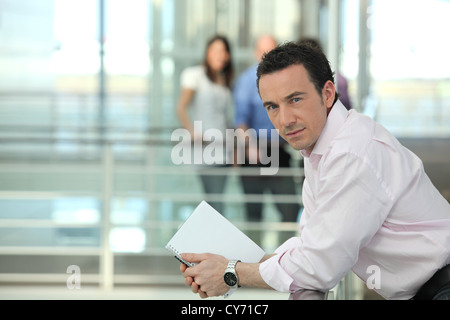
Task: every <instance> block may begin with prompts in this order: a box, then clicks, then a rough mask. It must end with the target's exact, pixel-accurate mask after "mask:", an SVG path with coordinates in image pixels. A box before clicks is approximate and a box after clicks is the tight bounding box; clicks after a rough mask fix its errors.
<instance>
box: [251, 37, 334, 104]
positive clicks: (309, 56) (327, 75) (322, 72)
mask: <svg viewBox="0 0 450 320" xmlns="http://www.w3.org/2000/svg"><path fill="white" fill-rule="evenodd" d="M296 64H301V65H303V66H304V67H305V69H306V71H307V73H308V77H309V80H310V81H311V82H312V83H313V84H314V87H315V88H316V91H317V92H318V93H319V95H320V96H322V89H323V86H324V85H325V83H326V82H327V81H328V80H329V81H331V82H332V83H333V84H334V73H333V72H332V71H331V67H330V63H329V62H328V59H327V57H326V56H325V54H324V53H323V52H322V50H321V49H320V47H318V46H313V45H311V44H308V43H294V42H287V43H284V44H282V45H279V46H278V47H276V48H275V49H273V50H272V51H270V52H268V53H267V54H265V55H264V56H263V58H262V60H261V62H260V64H259V66H258V70H257V73H256V74H257V80H256V81H257V83H256V85H257V86H258V90H259V80H260V78H261V76H263V75H265V74H271V73H274V72H276V71H280V70H283V69H286V68H287V67H289V66H291V65H296ZM338 98H339V94H338V93H337V92H336V95H335V98H334V102H333V103H335V102H336V101H337V99H338Z"/></svg>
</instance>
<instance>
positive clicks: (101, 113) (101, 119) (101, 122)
mask: <svg viewBox="0 0 450 320" xmlns="http://www.w3.org/2000/svg"><path fill="white" fill-rule="evenodd" d="M98 37H99V39H98V41H99V45H100V53H99V55H100V56H99V59H100V70H99V75H98V78H99V89H98V103H99V107H98V123H97V124H98V129H99V133H100V136H103V134H104V128H105V97H106V89H105V64H104V61H105V44H104V42H105V0H99V35H98Z"/></svg>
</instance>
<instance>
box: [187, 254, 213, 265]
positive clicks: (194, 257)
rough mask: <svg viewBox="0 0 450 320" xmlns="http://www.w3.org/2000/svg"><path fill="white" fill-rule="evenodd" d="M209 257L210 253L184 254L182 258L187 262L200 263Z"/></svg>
mask: <svg viewBox="0 0 450 320" xmlns="http://www.w3.org/2000/svg"><path fill="white" fill-rule="evenodd" d="M208 257H209V254H208V253H182V254H181V258H182V259H183V260H185V261H187V262H193V263H199V262H202V261H203V260H206V259H207V258H208Z"/></svg>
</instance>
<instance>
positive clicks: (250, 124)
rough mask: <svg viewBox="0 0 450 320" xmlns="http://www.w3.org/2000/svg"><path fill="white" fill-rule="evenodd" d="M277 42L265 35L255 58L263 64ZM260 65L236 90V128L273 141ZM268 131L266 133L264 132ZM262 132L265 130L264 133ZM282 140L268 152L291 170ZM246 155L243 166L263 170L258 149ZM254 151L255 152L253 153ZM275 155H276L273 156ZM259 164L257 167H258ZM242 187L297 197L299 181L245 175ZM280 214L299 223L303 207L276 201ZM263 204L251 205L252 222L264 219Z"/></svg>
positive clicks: (258, 192) (252, 191)
mask: <svg viewBox="0 0 450 320" xmlns="http://www.w3.org/2000/svg"><path fill="white" fill-rule="evenodd" d="M276 45H277V43H276V40H275V39H274V38H273V37H272V36H269V35H265V36H261V37H260V38H259V39H258V41H257V44H256V47H255V58H256V59H257V62H259V61H260V60H261V58H262V56H263V55H264V54H265V53H267V52H269V51H270V50H272V49H274V48H275V47H276ZM257 65H258V64H257V63H255V64H254V65H252V66H251V67H249V68H248V69H247V70H245V71H244V72H243V73H242V74H241V75H240V77H239V78H238V80H237V82H236V85H235V89H234V101H235V106H236V112H235V126H236V128H238V129H239V128H240V129H242V130H244V131H247V130H248V129H254V130H252V132H255V133H256V135H257V139H258V145H260V144H259V141H261V139H267V142H268V143H269V142H270V139H271V136H270V135H271V129H274V126H273V125H272V122H271V121H270V119H269V117H268V115H267V111H266V109H265V108H264V106H263V104H262V101H261V97H260V96H259V92H258V88H257V86H256V69H257ZM262 129H265V130H262ZM260 130H261V131H260ZM279 139H280V143H279V148H277V149H276V150H273V149H272V148H271V146H270V145H268V146H267V149H268V150H267V152H268V153H270V152H271V150H273V151H275V152H278V155H279V166H280V167H289V166H290V160H291V156H290V154H289V153H288V152H287V151H286V150H285V145H286V141H284V140H283V139H282V138H279ZM247 148H248V150H247V152H246V155H247V156H246V161H245V164H243V165H242V166H243V167H262V166H264V165H263V164H261V163H259V162H258V161H257V160H256V159H255V158H253V159H251V157H252V155H253V156H254V157H257V156H255V155H257V154H259V152H258V150H254V149H256V148H257V146H253V145H248V146H247ZM252 148H253V150H252ZM272 156H273V155H272ZM255 163H256V164H255ZM241 181H242V186H243V189H244V192H245V194H247V195H255V194H256V195H262V194H263V193H264V192H265V191H266V190H270V192H272V194H274V195H297V191H296V186H295V182H294V179H293V177H292V176H286V175H284V176H283V174H282V173H281V174H280V172H278V174H275V175H270V176H262V175H242V176H241ZM276 206H277V209H278V211H279V212H280V214H281V216H282V219H281V220H282V221H284V222H295V221H297V218H298V214H299V211H300V205H299V204H298V201H297V202H295V201H293V202H292V203H288V202H276ZM262 208H263V203H262V202H253V201H252V202H247V203H246V211H247V220H248V221H256V222H258V221H261V220H262Z"/></svg>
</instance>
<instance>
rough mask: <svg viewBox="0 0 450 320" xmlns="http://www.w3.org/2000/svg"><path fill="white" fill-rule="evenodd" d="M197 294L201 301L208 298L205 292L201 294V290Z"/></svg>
mask: <svg viewBox="0 0 450 320" xmlns="http://www.w3.org/2000/svg"><path fill="white" fill-rule="evenodd" d="M198 294H199V296H200V298H202V299H206V298H208V294H207V293H206V292H203V291H202V290H198Z"/></svg>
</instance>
